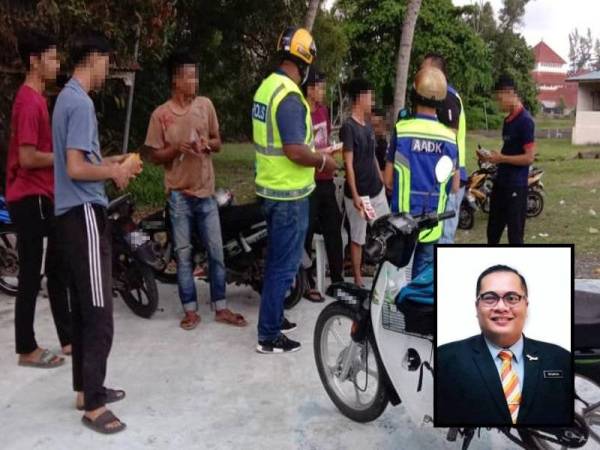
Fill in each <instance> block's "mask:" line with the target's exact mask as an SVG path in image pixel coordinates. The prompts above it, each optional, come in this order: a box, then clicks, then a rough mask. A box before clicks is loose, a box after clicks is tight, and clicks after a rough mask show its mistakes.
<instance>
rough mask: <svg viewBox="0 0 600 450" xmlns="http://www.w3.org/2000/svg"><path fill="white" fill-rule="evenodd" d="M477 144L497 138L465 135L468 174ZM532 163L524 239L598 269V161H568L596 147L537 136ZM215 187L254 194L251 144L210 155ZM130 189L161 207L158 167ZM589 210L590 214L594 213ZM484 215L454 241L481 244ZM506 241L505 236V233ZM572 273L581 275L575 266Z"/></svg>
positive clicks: (590, 270)
mask: <svg viewBox="0 0 600 450" xmlns="http://www.w3.org/2000/svg"><path fill="white" fill-rule="evenodd" d="M477 143H481V145H482V146H484V147H486V148H489V149H497V148H498V147H499V146H500V143H501V141H500V132H498V138H496V139H490V138H486V137H483V136H479V135H470V136H469V137H468V139H467V150H468V159H467V166H468V169H469V172H471V171H473V170H474V169H475V168H476V167H477V163H476V157H475V148H476V146H477ZM537 148H538V154H537V161H536V163H535V165H536V166H538V167H541V168H543V169H544V170H545V174H544V178H543V182H544V186H545V189H546V197H545V206H544V211H543V212H542V214H541V215H540V216H539V217H536V218H534V219H531V220H528V221H527V225H526V230H525V241H526V242H527V243H540V244H541V243H574V244H575V245H576V255H577V260H578V265H579V264H580V263H581V264H583V263H584V262H585V266H586V269H585V276H593V275H595V276H596V277H600V273H594V270H595V269H596V268H599V267H600V234H593V233H590V229H596V230H600V159H598V160H595V159H585V160H580V159H574V157H575V155H576V154H577V153H578V152H580V151H586V150H600V147H575V146H572V145H571V144H570V142H569V141H567V140H549V139H543V140H539V141H538V143H537ZM214 164H215V172H216V177H217V186H219V187H228V188H230V189H232V190H233V191H234V193H235V198H236V202H237V203H247V202H249V201H252V200H253V199H254V198H255V197H254V180H253V177H254V149H253V146H252V145H251V144H227V145H225V146H224V148H223V150H222V152H221V153H219V154H218V155H216V156H215V157H214ZM130 189H131V191H132V192H133V193H134V194H135V196H136V198H137V201H138V202H139V203H140V204H144V205H146V206H148V207H154V208H156V207H160V206H162V205H164V193H163V185H162V171H161V169H159V168H157V167H154V166H152V165H151V164H146V167H145V170H144V174H143V175H142V176H141V177H140V179H138V180H136V181H135V182H134V183H133V185H132V187H131V188H130ZM593 212H596V214H595V215H594V214H593ZM486 225H487V215H486V214H484V213H482V212H478V213H477V215H476V219H475V226H474V228H473V229H472V230H469V231H463V230H459V231H458V233H457V242H459V243H484V242H485V241H486V239H485V229H486ZM505 239H506V236H505ZM578 273H582V272H581V270H579V269H578Z"/></svg>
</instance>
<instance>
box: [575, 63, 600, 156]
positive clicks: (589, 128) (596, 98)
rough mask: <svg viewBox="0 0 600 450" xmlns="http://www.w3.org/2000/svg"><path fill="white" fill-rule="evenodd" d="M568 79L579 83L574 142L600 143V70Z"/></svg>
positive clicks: (583, 143) (578, 143)
mask: <svg viewBox="0 0 600 450" xmlns="http://www.w3.org/2000/svg"><path fill="white" fill-rule="evenodd" d="M567 81H571V82H576V83H577V84H578V89H577V114H576V117H575V127H573V139H572V142H573V144H575V145H585V144H600V71H596V72H590V73H586V74H584V75H578V76H574V77H571V78H569V79H568V80H567Z"/></svg>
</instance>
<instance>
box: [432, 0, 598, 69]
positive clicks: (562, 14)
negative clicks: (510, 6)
mask: <svg viewBox="0 0 600 450" xmlns="http://www.w3.org/2000/svg"><path fill="white" fill-rule="evenodd" d="M425 1H426V0H425ZM489 1H490V3H491V4H492V6H493V8H494V12H496V14H498V11H499V10H500V8H501V7H502V4H503V1H502V0H489ZM452 2H453V3H454V4H455V5H457V6H458V5H468V4H472V3H479V2H480V0H452ZM598 18H600V0H530V2H529V3H528V4H527V6H526V7H525V16H524V18H523V25H521V27H520V28H519V29H518V30H517V31H518V32H520V33H521V34H523V36H524V37H525V39H526V40H527V43H528V44H529V45H531V46H534V45H536V44H537V43H538V42H539V41H541V40H542V39H543V40H544V42H545V43H546V44H548V45H549V46H550V47H551V48H552V49H553V50H554V51H555V52H557V53H558V54H559V55H560V56H562V57H563V59H564V60H565V61H568V57H569V33H570V32H571V31H573V29H574V28H578V29H579V34H584V33H587V29H588V27H589V28H591V30H592V37H593V38H594V39H596V38H598V39H600V23H599V22H598Z"/></svg>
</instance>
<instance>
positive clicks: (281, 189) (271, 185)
mask: <svg viewBox="0 0 600 450" xmlns="http://www.w3.org/2000/svg"><path fill="white" fill-rule="evenodd" d="M288 95H297V96H298V99H299V100H300V101H301V102H302V104H303V105H304V107H305V109H306V117H305V119H304V120H305V123H304V125H305V127H306V137H305V139H304V143H305V144H306V145H308V146H309V147H310V148H311V150H312V151H314V146H313V129H312V119H311V116H310V106H309V105H308V103H307V101H306V99H305V98H304V95H303V94H302V91H300V88H299V87H298V85H297V84H296V83H294V81H293V80H291V79H290V78H288V77H287V76H285V75H283V74H279V73H273V74H271V75H270V76H268V77H267V78H266V79H265V80H263V82H262V84H261V85H260V87H259V88H258V91H256V94H255V95H254V103H253V105H252V134H253V138H254V147H255V150H256V179H255V183H256V194H257V195H259V196H260V197H264V198H268V199H271V200H283V201H289V200H298V199H301V198H304V197H306V196H308V195H309V194H310V193H311V192H312V191H313V190H314V189H315V169H314V168H312V167H305V166H300V165H298V164H296V163H295V162H293V161H292V160H290V159H289V158H288V157H287V156H286V155H285V154H284V153H283V142H282V141H281V136H280V134H279V127H278V126H277V109H278V108H279V105H280V104H281V102H282V100H283V99H284V98H285V97H287V96H288ZM301 125H302V124H298V126H301Z"/></svg>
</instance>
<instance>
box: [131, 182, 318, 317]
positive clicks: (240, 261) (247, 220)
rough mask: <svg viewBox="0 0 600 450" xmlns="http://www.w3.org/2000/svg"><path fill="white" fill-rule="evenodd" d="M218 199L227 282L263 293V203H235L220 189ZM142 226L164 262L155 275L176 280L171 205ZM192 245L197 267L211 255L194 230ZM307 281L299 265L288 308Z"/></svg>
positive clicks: (144, 221) (265, 234)
mask: <svg viewBox="0 0 600 450" xmlns="http://www.w3.org/2000/svg"><path fill="white" fill-rule="evenodd" d="M216 198H217V203H218V204H219V217H220V221H221V233H222V239H223V254H224V262H225V269H226V281H227V283H235V284H236V285H248V286H250V287H252V289H254V290H255V291H256V292H258V293H260V292H261V291H262V284H263V274H264V269H265V257H266V249H267V223H266V221H265V217H264V215H263V213H262V209H261V206H260V204H259V203H250V204H246V205H234V204H233V194H232V193H231V192H230V191H225V190H219V191H218V192H217V194H216ZM140 227H141V229H142V230H143V231H144V232H146V233H148V235H149V236H150V239H151V241H152V242H155V243H156V244H157V249H158V252H159V254H160V260H161V264H160V267H157V268H155V275H156V277H157V278H158V279H159V280H160V281H162V282H164V283H170V284H175V283H177V271H176V262H175V247H174V244H173V236H172V233H171V225H170V219H169V208H168V206H167V207H166V208H165V209H164V210H161V211H157V212H155V213H153V214H151V215H149V216H147V217H145V218H143V219H142V220H141V222H140ZM192 246H193V248H194V256H193V259H194V262H195V264H196V266H199V267H203V266H205V265H206V263H207V260H208V255H207V253H206V251H205V250H204V248H203V246H202V244H201V240H200V238H199V236H198V235H197V234H196V233H195V232H193V233H192ZM202 272H203V273H202V275H200V276H199V278H201V279H204V280H205V281H208V282H210V280H209V279H208V275H207V274H206V273H205V272H204V271H202ZM306 283H307V279H306V272H305V269H303V268H302V267H300V268H299V270H298V273H297V274H296V277H295V280H294V283H293V285H292V287H291V288H290V290H289V291H288V293H287V295H286V298H285V308H286V309H290V308H293V307H294V306H295V305H296V304H297V303H298V302H299V301H300V300H301V299H302V294H303V289H304V286H305V285H306Z"/></svg>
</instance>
